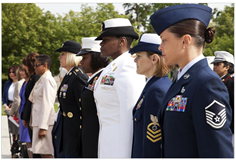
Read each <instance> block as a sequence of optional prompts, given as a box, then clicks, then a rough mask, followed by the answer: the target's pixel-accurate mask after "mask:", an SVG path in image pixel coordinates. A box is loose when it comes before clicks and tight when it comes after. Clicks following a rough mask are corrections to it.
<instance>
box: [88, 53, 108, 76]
mask: <svg viewBox="0 0 236 160" xmlns="http://www.w3.org/2000/svg"><path fill="white" fill-rule="evenodd" d="M89 53H90V54H91V63H90V67H91V69H92V70H93V71H95V72H96V71H97V70H98V69H99V68H104V67H106V66H107V65H108V64H109V63H110V57H102V55H101V53H100V52H99V53H98V52H89Z"/></svg>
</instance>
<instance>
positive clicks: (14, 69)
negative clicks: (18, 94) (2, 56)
mask: <svg viewBox="0 0 236 160" xmlns="http://www.w3.org/2000/svg"><path fill="white" fill-rule="evenodd" d="M11 69H12V70H13V72H14V74H15V76H16V70H17V69H18V66H17V65H13V66H11V67H9V69H8V72H7V77H8V80H9V81H11V82H12V81H13V80H12V79H11V77H10V76H9V73H10V71H11Z"/></svg>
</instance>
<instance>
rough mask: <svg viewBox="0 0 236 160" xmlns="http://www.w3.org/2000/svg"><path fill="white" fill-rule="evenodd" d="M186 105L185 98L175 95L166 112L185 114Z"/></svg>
mask: <svg viewBox="0 0 236 160" xmlns="http://www.w3.org/2000/svg"><path fill="white" fill-rule="evenodd" d="M186 105H187V98H185V97H182V95H176V97H173V98H172V99H171V100H170V101H169V102H168V104H167V107H166V111H177V112H185V109H186Z"/></svg>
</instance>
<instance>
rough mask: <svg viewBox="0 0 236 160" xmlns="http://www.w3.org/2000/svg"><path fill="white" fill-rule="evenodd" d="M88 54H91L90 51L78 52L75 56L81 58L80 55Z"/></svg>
mask: <svg viewBox="0 0 236 160" xmlns="http://www.w3.org/2000/svg"><path fill="white" fill-rule="evenodd" d="M89 52H91V51H79V52H78V53H77V54H76V56H82V55H85V54H87V53H89Z"/></svg>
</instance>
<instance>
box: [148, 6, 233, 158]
mask: <svg viewBox="0 0 236 160" xmlns="http://www.w3.org/2000/svg"><path fill="white" fill-rule="evenodd" d="M211 13H212V9H211V8H209V7H208V6H204V5H200V4H181V5H174V6H170V7H167V8H164V9H161V10H158V11H157V12H155V13H154V14H153V15H152V16H151V17H150V18H151V24H152V26H153V28H154V30H155V31H156V33H157V34H158V35H160V37H161V40H162V43H161V45H160V47H159V49H160V50H161V51H162V55H163V57H164V59H165V62H166V64H167V65H174V64H178V65H179V66H180V72H179V74H178V77H177V79H176V81H175V82H173V84H172V86H171V87H170V89H169V90H168V92H167V93H166V96H165V98H164V100H163V104H162V107H161V112H160V125H161V127H162V142H163V146H162V149H163V157H175V158H178V157H188V158H190V157H201V158H203V157H204V158H205V157H209V158H213V157H227V158H229V157H233V147H232V143H231V138H232V132H231V130H230V123H231V119H232V111H231V108H230V105H229V95H228V92H227V89H226V87H225V86H224V84H223V82H222V81H221V79H220V77H219V76H218V75H217V74H216V73H215V72H214V71H213V70H211V69H210V67H209V66H208V63H207V59H206V58H205V57H204V56H203V49H204V45H205V42H207V43H211V42H212V40H213V37H214V34H215V29H214V28H212V27H210V28H207V26H208V24H209V21H210V19H211V15H212V14H211Z"/></svg>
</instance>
